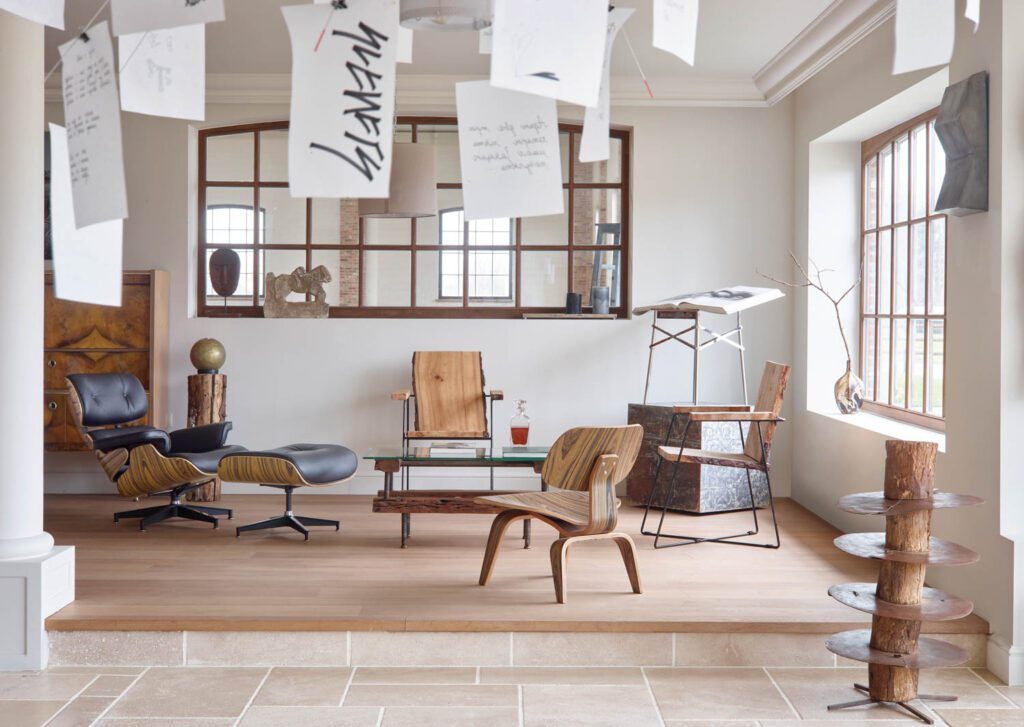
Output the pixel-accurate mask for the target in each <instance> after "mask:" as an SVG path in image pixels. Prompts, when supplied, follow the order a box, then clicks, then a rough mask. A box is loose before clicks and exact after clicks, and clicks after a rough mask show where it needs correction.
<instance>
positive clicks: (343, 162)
mask: <svg viewBox="0 0 1024 727" xmlns="http://www.w3.org/2000/svg"><path fill="white" fill-rule="evenodd" d="M395 2H396V0H348V3H347V7H345V8H342V9H338V10H335V9H334V8H333V7H330V6H327V5H291V6H286V7H283V8H281V12H283V13H284V19H285V22H286V23H287V25H288V33H289V35H290V36H291V43H292V103H291V122H290V126H289V132H288V183H289V188H290V190H291V194H292V196H293V197H335V198H338V197H366V198H381V197H387V196H388V191H389V187H390V181H391V143H392V138H393V136H394V112H395V53H396V49H397V45H398V42H397V31H398V11H397V8H396V4H395Z"/></svg>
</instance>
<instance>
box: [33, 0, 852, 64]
mask: <svg viewBox="0 0 1024 727" xmlns="http://www.w3.org/2000/svg"><path fill="white" fill-rule="evenodd" d="M833 1H834V0H702V2H701V4H700V17H699V26H698V32H697V56H696V58H697V62H696V66H695V67H693V68H691V67H690V66H688V65H687V64H685V63H683V62H682V61H681V60H679V59H678V58H676V57H675V56H673V55H670V54H669V53H665V52H664V51H660V50H657V49H655V48H653V47H652V46H651V17H652V0H621V1H620V2H618V3H617V4H618V5H619V6H620V7H634V8H636V13H635V14H634V15H633V17H632V18H631V19H630V21H629V22H628V24H627V25H626V32H627V33H628V35H629V39H630V40H631V41H632V44H633V48H634V49H635V50H636V53H637V56H638V57H639V60H640V64H641V66H642V67H643V69H644V72H645V73H646V74H647V75H648V76H649V77H652V78H674V77H683V78H695V79H697V78H699V79H707V80H709V81H710V80H714V79H727V80H738V79H743V80H749V79H751V78H753V77H754V75H755V74H756V73H757V72H758V71H759V70H760V69H761V68H762V67H764V66H765V64H766V63H768V62H769V61H770V60H771V59H772V58H773V57H774V56H775V55H776V54H777V53H778V52H779V51H780V50H782V49H783V48H784V47H785V46H786V45H787V44H788V43H789V42H790V41H791V40H793V39H794V38H795V37H796V36H797V35H798V34H799V33H800V32H801V31H802V30H803V29H804V28H806V27H807V26H808V25H809V24H810V23H811V22H812V21H813V20H814V19H815V18H817V17H818V16H819V15H820V14H821V13H822V12H823V11H824V10H825V9H826V8H828V7H829V5H831V4H832V3H833ZM102 4H103V0H67V26H66V27H67V28H68V30H67V31H58V30H54V29H51V28H47V30H46V54H47V56H46V58H47V60H46V64H47V69H49V68H50V67H52V66H53V64H54V63H55V62H56V61H57V58H58V55H57V45H59V44H60V43H63V42H64V41H65V40H67V39H68V38H70V37H71V36H73V35H74V34H75V33H76V32H78V30H79V29H80V28H82V27H83V26H84V25H85V23H87V22H88V21H89V19H90V18H91V17H92V16H93V13H95V12H96V9H97V8H99V7H100V6H101V5H102ZM226 4H227V20H226V21H225V22H223V23H213V24H211V25H210V26H209V27H208V31H207V73H210V74H237V73H242V74H286V73H289V72H290V69H291V51H290V47H289V42H288V33H287V31H286V29H285V25H284V22H283V19H282V16H281V11H280V8H281V6H283V5H294V4H297V3H296V2H290V1H289V0H226ZM100 19H109V11H108V10H104V11H103V13H102V14H101V15H100ZM488 72H489V56H481V55H480V54H479V53H478V52H477V34H476V33H472V32H467V33H430V32H418V33H416V36H415V41H414V44H413V63H412V64H411V65H400V66H399V73H400V74H402V75H407V74H408V75H459V76H473V75H481V76H483V75H486V74H487V73H488ZM612 74H613V75H617V76H630V75H634V74H636V66H635V64H634V63H633V60H632V58H631V56H630V55H629V51H628V49H627V47H626V44H625V43H623V42H619V43H617V44H616V47H615V53H614V56H613V60H612Z"/></svg>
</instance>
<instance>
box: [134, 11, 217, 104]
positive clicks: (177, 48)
mask: <svg viewBox="0 0 1024 727" xmlns="http://www.w3.org/2000/svg"><path fill="white" fill-rule="evenodd" d="M117 41H118V44H117V47H118V56H119V57H120V58H121V66H122V67H121V74H120V81H121V108H122V109H124V110H125V111H134V112H135V113H138V114H150V115H152V116H167V117H170V118H175V119H198V120H202V119H203V118H204V116H205V115H206V26H205V25H202V24H200V25H182V26H181V27H179V28H168V29H167V30H148V31H145V32H143V33H133V34H131V35H122V36H121V37H120V38H118V39H117Z"/></svg>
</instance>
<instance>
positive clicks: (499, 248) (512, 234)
mask: <svg viewBox="0 0 1024 727" xmlns="http://www.w3.org/2000/svg"><path fill="white" fill-rule="evenodd" d="M446 212H465V210H464V208H462V207H446V208H444V209H439V210H438V211H437V239H438V240H440V239H441V235H442V234H443V230H442V229H441V216H442V215H443V214H444V213H446ZM508 219H510V220H511V221H512V224H511V225H510V226H509V231H508V240H509V244H508V245H493V246H492V249H491V251H490V252H492V253H496V252H507V253H508V282H509V286H508V295H506V296H500V295H470V296H469V300H471V301H473V300H475V301H479V302H486V301H492V302H495V303H507V302H509V301H512V302H515V285H516V273H515V269H514V266H515V241H516V228H515V223H516V220H515V218H514V217H510V218H508ZM470 222H472V220H467V219H465V217H463V220H462V243H461V244H459V245H445V244H444V243H441V249H440V250H438V251H437V300H438V301H446V302H451V301H453V300H459V296H455V295H444V294H443V293H442V288H443V282H442V279H443V275H442V273H441V266H442V264H443V263H442V260H443V257H444V254H445V253H446V252H457V253H460V254H462V255H469V253H470V252H487V249H486V248H485V247H482V246H477V247H475V248H473V250H471V249H470V245H469V242H468V241H469V223H470ZM463 270H464V271H468V270H469V266H468V265H464V266H463ZM468 274H469V276H470V277H472V276H474V275H476V273H468ZM491 277H494V276H493V275H492V276H491Z"/></svg>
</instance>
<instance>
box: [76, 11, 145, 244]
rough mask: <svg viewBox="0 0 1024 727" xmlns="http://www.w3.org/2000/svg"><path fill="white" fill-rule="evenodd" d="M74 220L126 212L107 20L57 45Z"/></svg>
mask: <svg viewBox="0 0 1024 727" xmlns="http://www.w3.org/2000/svg"><path fill="white" fill-rule="evenodd" d="M59 50H60V57H61V61H62V63H63V65H64V74H63V76H64V125H65V126H66V127H67V135H68V148H69V149H70V150H71V154H70V157H69V159H70V164H71V189H72V196H73V198H74V201H75V225H76V226H77V227H86V226H88V225H94V224H96V223H97V222H106V221H107V220H120V219H123V218H125V217H127V216H128V199H127V195H126V193H125V184H124V158H123V155H122V151H121V107H120V104H119V103H118V99H117V81H116V76H115V70H116V69H115V67H114V48H113V46H112V45H111V42H110V32H109V30H108V29H107V23H106V22H102V23H96V24H95V25H93V26H92V27H91V28H89V40H88V41H86V40H84V39H81V38H77V37H76V38H74V39H72V40H69V41H68V42H67V43H65V44H64V45H62V46H60V48H59Z"/></svg>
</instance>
